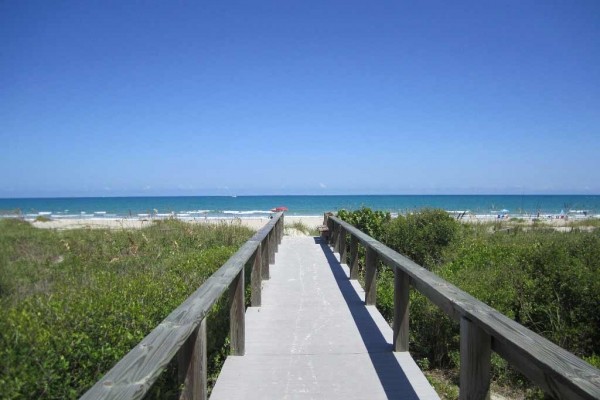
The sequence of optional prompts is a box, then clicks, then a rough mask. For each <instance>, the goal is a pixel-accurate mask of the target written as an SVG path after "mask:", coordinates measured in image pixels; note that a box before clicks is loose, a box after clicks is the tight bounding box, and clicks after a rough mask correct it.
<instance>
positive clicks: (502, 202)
mask: <svg viewBox="0 0 600 400" xmlns="http://www.w3.org/2000/svg"><path fill="white" fill-rule="evenodd" d="M280 206H283V207H287V208H288V211H287V212H286V214H287V215H291V216H322V215H323V213H325V212H328V211H334V212H335V211H338V210H341V209H347V210H356V209H359V208H361V207H369V208H372V209H375V210H383V211H389V212H391V213H393V214H405V213H408V212H412V211H416V210H419V209H423V208H440V209H443V210H446V211H467V212H470V213H473V214H484V215H490V214H492V215H493V214H498V213H502V214H507V213H510V214H511V215H514V216H519V215H523V216H524V215H533V214H538V213H540V214H561V213H564V214H567V213H576V214H582V213H585V215H598V214H600V195H270V196H259V195H256V196H249V195H246V196H150V197H142V196H131V197H54V198H4V199H0V217H14V216H16V215H18V216H21V217H24V218H26V219H28V218H31V219H33V218H35V217H37V216H40V215H43V216H47V217H49V218H56V219H61V218H62V219H68V218H71V219H75V218H146V217H170V216H173V217H178V218H183V219H186V218H192V219H196V218H257V217H265V218H268V217H269V215H270V214H272V213H273V211H272V210H273V209H274V208H276V207H280Z"/></svg>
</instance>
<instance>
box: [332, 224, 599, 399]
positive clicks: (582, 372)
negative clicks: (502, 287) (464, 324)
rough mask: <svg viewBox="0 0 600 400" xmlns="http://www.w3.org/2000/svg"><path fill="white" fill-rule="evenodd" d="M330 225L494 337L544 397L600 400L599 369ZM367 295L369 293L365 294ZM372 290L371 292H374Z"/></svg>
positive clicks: (364, 238)
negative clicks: (542, 392)
mask: <svg viewBox="0 0 600 400" xmlns="http://www.w3.org/2000/svg"><path fill="white" fill-rule="evenodd" d="M328 222H329V223H330V224H331V225H333V229H334V230H337V229H340V227H343V228H344V229H345V230H346V232H348V233H349V234H350V235H351V236H354V237H356V238H357V240H358V241H359V242H360V243H361V244H362V245H363V246H365V247H366V248H367V255H368V250H369V249H371V250H372V251H373V252H375V253H376V254H377V256H378V257H380V258H381V260H382V261H383V262H384V263H385V264H387V265H388V266H390V267H392V268H394V269H399V270H401V271H402V272H404V273H405V274H406V275H408V277H409V278H410V283H411V284H412V286H413V287H414V288H415V289H417V290H418V291H419V292H420V293H422V294H423V295H425V296H426V297H427V298H428V299H429V300H431V301H432V302H433V303H434V304H435V305H437V306H438V307H439V308H440V309H441V310H442V311H444V313H445V314H446V315H448V316H449V317H451V318H452V319H454V320H455V321H457V322H460V321H461V319H462V318H466V319H468V320H469V321H471V323H472V324H474V325H475V326H477V327H478V329H480V330H482V331H483V332H485V333H486V334H487V335H489V336H490V337H491V349H492V350H494V351H495V352H496V353H498V354H499V355H500V356H501V357H503V358H504V359H506V360H507V361H508V362H509V363H510V364H511V365H512V366H514V367H515V368H517V369H518V370H519V371H520V372H522V373H523V374H524V375H525V376H527V377H528V378H529V379H530V380H531V381H532V382H534V383H535V384H537V385H538V386H539V387H540V388H542V389H543V390H544V391H545V392H546V393H548V394H550V395H551V396H553V397H555V398H559V399H599V398H600V370H598V369H597V368H595V367H593V366H591V365H590V364H588V363H586V362H585V361H583V360H582V359H580V358H578V357H577V356H575V355H574V354H572V353H570V352H568V351H566V350H565V349H562V348H561V347H559V346H557V345H556V344H554V343H552V342H550V341H549V340H547V339H545V338H543V337H542V336H540V335H538V334H537V333H535V332H533V331H531V330H529V329H527V328H525V327H524V326H522V325H520V324H518V323H517V322H515V321H513V320H511V319H510V318H508V317H506V316H504V315H502V314H501V313H499V312H498V311H496V310H495V309H493V308H492V307H490V306H488V305H487V304H485V303H483V302H481V301H479V300H477V299H476V298H474V297H473V296H471V295H469V294H467V293H465V292H464V291H462V290H460V289H459V288H457V287H456V286H454V285H452V284H450V283H449V282H446V281H445V280H443V279H442V278H440V277H439V276H437V275H435V274H433V273H432V272H430V271H428V270H426V269H425V268H423V267H421V266H420V265H418V264H416V263H415V262H414V261H412V260H410V259H409V258H407V257H405V256H403V255H401V254H399V253H397V252H396V251H394V250H392V249H390V248H389V247H387V246H385V245H384V244H382V243H380V242H378V241H377V240H375V239H373V238H372V237H370V236H368V235H367V234H365V233H364V232H361V231H360V230H358V229H357V228H355V227H354V226H352V225H350V224H348V223H347V222H344V221H342V220H341V219H339V218H337V217H334V216H331V217H329V220H328ZM365 290H368V289H365ZM371 291H373V289H371Z"/></svg>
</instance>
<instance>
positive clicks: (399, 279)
mask: <svg viewBox="0 0 600 400" xmlns="http://www.w3.org/2000/svg"><path fill="white" fill-rule="evenodd" d="M409 291H410V285H409V277H408V274H407V273H406V272H404V271H401V270H400V269H399V268H394V323H393V330H394V351H408V295H409Z"/></svg>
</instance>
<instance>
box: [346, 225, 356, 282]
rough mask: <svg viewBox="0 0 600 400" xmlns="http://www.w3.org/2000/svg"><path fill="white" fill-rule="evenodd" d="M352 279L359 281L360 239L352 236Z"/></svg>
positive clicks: (350, 266)
mask: <svg viewBox="0 0 600 400" xmlns="http://www.w3.org/2000/svg"><path fill="white" fill-rule="evenodd" d="M348 267H349V268H350V279H358V239H357V238H356V236H354V235H350V265H349V266H348Z"/></svg>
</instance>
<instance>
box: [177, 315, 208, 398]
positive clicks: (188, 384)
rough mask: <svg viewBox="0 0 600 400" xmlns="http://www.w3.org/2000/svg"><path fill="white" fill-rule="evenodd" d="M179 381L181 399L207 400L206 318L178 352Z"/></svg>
mask: <svg viewBox="0 0 600 400" xmlns="http://www.w3.org/2000/svg"><path fill="white" fill-rule="evenodd" d="M177 362H178V369H179V381H180V382H181V383H182V389H181V394H180V395H179V399H180V400H206V399H207V398H208V390H207V389H206V384H207V378H206V377H207V374H206V371H207V369H208V366H207V363H206V318H204V319H203V320H202V321H201V322H200V325H199V326H198V327H197V328H196V329H195V330H194V331H193V332H192V334H191V335H190V336H189V337H188V339H187V340H186V341H185V343H184V344H183V346H182V347H181V349H179V352H178V353H177Z"/></svg>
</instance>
